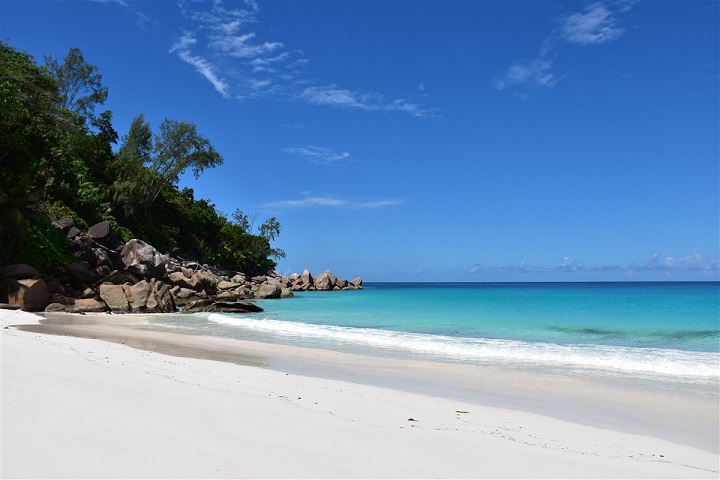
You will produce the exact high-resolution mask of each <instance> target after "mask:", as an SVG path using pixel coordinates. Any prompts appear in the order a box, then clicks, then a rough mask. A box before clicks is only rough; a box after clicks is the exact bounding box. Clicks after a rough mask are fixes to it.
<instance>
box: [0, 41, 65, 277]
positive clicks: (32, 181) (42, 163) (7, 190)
mask: <svg viewBox="0 0 720 480" xmlns="http://www.w3.org/2000/svg"><path fill="white" fill-rule="evenodd" d="M57 98H58V94H57V89H56V87H55V83H54V82H53V80H52V78H50V77H48V76H47V75H46V74H45V73H44V72H43V71H42V70H41V69H40V68H38V67H37V66H36V65H35V62H34V59H33V58H32V57H31V56H30V55H28V54H26V53H22V52H19V51H17V50H16V49H14V48H12V47H11V46H9V45H7V44H5V43H4V42H0V264H2V263H7V262H16V261H25V262H26V263H34V264H35V266H36V267H38V268H40V269H41V270H50V269H52V268H53V267H54V266H57V264H58V263H60V262H61V261H62V260H63V258H62V257H63V252H62V241H63V238H60V237H62V235H61V236H60V237H58V236H57V235H54V234H55V233H56V232H53V230H54V229H53V228H52V227H51V226H50V221H49V219H48V218H47V215H46V212H45V205H44V203H43V198H44V196H45V193H46V182H47V169H48V162H49V161H50V160H51V158H52V152H53V150H54V149H55V148H57V144H56V143H55V134H54V133H55V131H56V130H57V129H58V128H59V127H58V126H59V125H60V124H62V123H63V122H65V121H66V120H67V119H66V117H65V115H64V114H63V112H61V111H59V110H58V108H57V106H56V103H57Z"/></svg>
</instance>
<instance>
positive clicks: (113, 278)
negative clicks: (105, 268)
mask: <svg viewBox="0 0 720 480" xmlns="http://www.w3.org/2000/svg"><path fill="white" fill-rule="evenodd" d="M139 281H140V279H139V278H138V277H136V276H135V275H134V274H132V273H131V272H126V271H124V270H122V271H121V270H115V271H113V272H111V273H110V275H108V276H107V277H105V278H103V279H102V281H101V283H112V284H113V285H122V284H124V283H125V284H128V285H135V284H136V283H138V282H139Z"/></svg>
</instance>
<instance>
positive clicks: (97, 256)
mask: <svg viewBox="0 0 720 480" xmlns="http://www.w3.org/2000/svg"><path fill="white" fill-rule="evenodd" d="M88 257H89V260H90V265H92V266H93V267H95V268H97V267H100V266H106V267H109V268H110V270H113V269H114V265H113V262H112V260H111V259H110V254H109V253H108V252H107V250H105V249H104V248H100V247H96V248H91V249H90V251H89V252H88Z"/></svg>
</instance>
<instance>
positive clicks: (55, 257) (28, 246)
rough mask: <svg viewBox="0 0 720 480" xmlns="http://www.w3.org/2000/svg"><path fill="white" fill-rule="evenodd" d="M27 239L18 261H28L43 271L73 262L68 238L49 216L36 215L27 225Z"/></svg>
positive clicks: (21, 248) (19, 252)
mask: <svg viewBox="0 0 720 480" xmlns="http://www.w3.org/2000/svg"><path fill="white" fill-rule="evenodd" d="M24 230H25V232H26V235H27V240H26V242H24V243H23V244H22V246H21V247H20V249H19V250H18V252H17V256H16V261H17V262H18V263H27V264H28V265H32V266H34V267H36V268H37V269H39V270H40V271H41V272H47V273H51V272H54V271H55V270H57V269H58V268H59V267H61V266H62V265H67V264H68V263H72V262H73V257H72V256H70V255H69V254H68V253H67V251H66V246H67V238H65V235H64V234H63V233H62V230H60V229H58V228H55V227H53V226H52V225H51V224H50V221H49V220H48V219H47V217H45V218H43V217H35V218H33V219H31V220H29V221H28V222H27V223H26V226H25V229H24Z"/></svg>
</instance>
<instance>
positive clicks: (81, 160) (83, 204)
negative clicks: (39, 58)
mask: <svg viewBox="0 0 720 480" xmlns="http://www.w3.org/2000/svg"><path fill="white" fill-rule="evenodd" d="M107 97H108V89H107V87H105V86H104V85H103V84H102V76H101V75H100V73H99V69H98V68H97V67H96V66H94V65H91V64H90V63H88V62H87V61H86V60H85V58H84V56H83V54H82V52H81V51H80V50H79V49H77V48H72V49H70V51H69V52H68V54H67V56H66V57H65V58H64V59H63V60H62V61H59V60H56V59H54V58H52V57H50V56H46V57H45V65H44V66H38V65H36V64H35V61H34V59H33V58H32V57H31V56H30V55H28V54H26V53H23V52H20V51H18V50H16V49H15V48H13V47H11V46H10V45H8V44H6V43H4V42H0V264H6V263H12V262H24V263H30V264H33V265H34V266H36V267H38V268H40V269H41V270H45V271H50V270H52V269H54V268H56V267H57V266H59V265H61V264H62V263H65V262H67V261H69V257H68V256H67V254H66V253H65V250H64V249H65V246H66V243H67V239H65V237H64V236H63V235H62V233H61V232H60V231H59V230H57V229H55V228H53V227H52V226H51V225H50V223H51V220H53V219H55V218H60V217H67V216H70V217H72V218H74V219H75V220H76V222H77V223H78V225H80V226H84V227H86V226H87V225H92V224H94V223H96V222H99V221H102V220H107V221H110V222H111V224H113V225H114V226H115V227H114V228H115V230H116V232H117V233H118V234H119V235H120V236H121V237H123V240H129V239H130V238H132V237H136V238H142V239H143V240H146V241H148V242H149V243H151V244H152V245H153V246H155V247H156V248H157V249H159V250H160V251H162V252H164V253H168V254H175V255H178V256H184V257H186V258H191V259H195V260H198V261H201V262H204V263H210V264H215V265H217V266H221V267H224V268H228V269H233V270H238V271H243V272H245V273H247V274H251V275H254V274H258V273H266V272H267V271H268V270H271V269H272V268H274V267H275V265H276V264H275V262H274V261H273V260H272V258H278V257H281V256H284V252H282V250H280V249H274V248H272V247H271V245H270V244H271V242H272V241H274V240H275V239H276V238H277V236H278V235H279V234H280V224H279V223H278V222H277V219H275V218H274V217H273V218H271V219H270V220H268V221H267V222H265V223H263V224H262V225H261V226H260V228H259V231H258V232H257V233H253V232H252V225H251V224H250V223H249V222H247V217H245V221H242V220H243V219H242V218H235V216H233V220H228V219H227V218H226V217H225V215H223V214H222V213H221V212H219V211H218V210H217V209H216V208H215V206H214V205H213V204H212V203H210V202H209V201H208V200H206V199H196V198H195V196H194V192H193V191H192V190H191V189H189V188H183V189H182V190H181V189H179V187H178V183H179V181H180V177H181V176H182V175H183V174H184V173H185V172H187V171H190V172H192V174H193V175H194V176H195V178H198V177H199V175H200V174H201V173H202V172H204V171H205V170H206V169H208V168H213V167H216V166H218V165H221V164H222V162H223V157H222V155H220V153H219V152H218V151H217V150H216V149H215V148H214V147H213V145H212V144H211V143H210V141H209V140H208V139H207V138H205V137H204V136H203V135H201V134H200V133H199V132H198V129H197V126H196V125H195V124H193V123H189V122H185V121H180V120H172V119H166V120H165V121H163V122H162V123H161V124H160V126H159V128H158V130H157V131H156V132H153V130H152V128H151V126H150V124H149V123H148V122H147V121H145V117H144V115H143V114H140V115H138V116H137V117H136V118H135V119H134V120H133V122H132V124H131V126H130V129H129V131H128V133H127V134H126V135H124V136H123V138H122V142H121V145H120V147H119V148H118V149H117V151H114V150H113V144H115V143H116V142H117V141H118V134H117V132H116V131H115V130H114V128H113V126H112V112H110V111H109V110H106V111H103V112H100V113H97V112H96V109H97V107H98V106H99V105H102V104H104V102H105V101H106V99H107ZM238 211H239V212H241V215H242V211H241V210H238ZM238 220H240V221H238ZM253 221H254V219H253Z"/></svg>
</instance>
